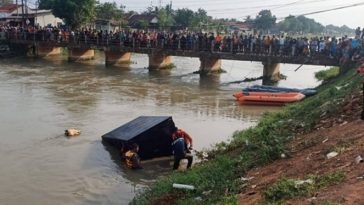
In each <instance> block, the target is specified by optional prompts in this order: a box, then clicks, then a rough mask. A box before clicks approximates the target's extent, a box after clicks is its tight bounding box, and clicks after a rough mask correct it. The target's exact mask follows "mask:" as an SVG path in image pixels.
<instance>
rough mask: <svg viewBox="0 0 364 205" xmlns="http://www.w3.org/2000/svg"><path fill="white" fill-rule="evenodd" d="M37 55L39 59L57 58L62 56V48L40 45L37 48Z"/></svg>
mask: <svg viewBox="0 0 364 205" xmlns="http://www.w3.org/2000/svg"><path fill="white" fill-rule="evenodd" d="M35 52H36V53H35V55H36V56H37V57H50V56H57V55H61V53H62V48H61V47H53V46H47V45H38V46H36V51H35Z"/></svg>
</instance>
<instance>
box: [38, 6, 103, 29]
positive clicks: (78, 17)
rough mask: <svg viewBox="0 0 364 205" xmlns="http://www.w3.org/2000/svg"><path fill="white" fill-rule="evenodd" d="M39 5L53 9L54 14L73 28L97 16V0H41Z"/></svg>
mask: <svg viewBox="0 0 364 205" xmlns="http://www.w3.org/2000/svg"><path fill="white" fill-rule="evenodd" d="M39 5H40V6H42V8H47V9H52V12H53V14H54V15H55V16H57V17H59V18H61V19H63V20H64V21H65V23H66V24H67V25H68V26H70V27H71V28H72V29H75V28H79V27H81V26H82V25H84V24H85V23H87V22H90V21H91V20H92V19H93V18H94V17H95V6H96V0H41V1H40V2H39ZM40 8H41V7H40Z"/></svg>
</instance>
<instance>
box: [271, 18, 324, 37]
mask: <svg viewBox="0 0 364 205" xmlns="http://www.w3.org/2000/svg"><path fill="white" fill-rule="evenodd" d="M277 26H278V28H279V29H280V30H281V31H285V32H304V33H321V32H323V31H324V28H325V27H324V26H323V25H322V24H320V23H317V22H316V21H315V20H313V19H309V18H306V17H304V16H298V17H295V16H291V15H290V16H288V17H286V18H285V19H284V20H283V21H281V22H279V23H278V25H277Z"/></svg>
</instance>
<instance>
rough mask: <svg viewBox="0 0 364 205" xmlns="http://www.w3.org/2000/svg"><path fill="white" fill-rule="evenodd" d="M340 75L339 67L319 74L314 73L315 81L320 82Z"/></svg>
mask: <svg viewBox="0 0 364 205" xmlns="http://www.w3.org/2000/svg"><path fill="white" fill-rule="evenodd" d="M339 73H340V68H339V67H331V68H330V69H328V70H322V71H319V72H316V73H315V78H317V80H322V81H325V82H326V81H328V80H330V79H332V78H334V77H336V76H338V75H339Z"/></svg>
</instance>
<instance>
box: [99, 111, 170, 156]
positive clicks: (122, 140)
mask: <svg viewBox="0 0 364 205" xmlns="http://www.w3.org/2000/svg"><path fill="white" fill-rule="evenodd" d="M174 127H175V124H174V122H173V119H172V117H171V116H140V117H138V118H136V119H134V120H132V121H130V122H128V123H126V124H124V125H122V126H120V127H118V128H116V129H114V130H112V131H111V132H108V133H106V134H104V135H103V136H102V140H103V142H105V143H107V144H109V145H111V146H113V147H115V148H116V149H118V150H122V151H123V152H126V151H128V150H129V149H130V148H131V146H132V144H134V143H136V144H138V145H139V152H138V154H139V156H140V158H141V159H143V160H144V159H152V158H156V157H162V156H171V155H172V137H171V133H172V132H171V131H172V130H173V128H174Z"/></svg>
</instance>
